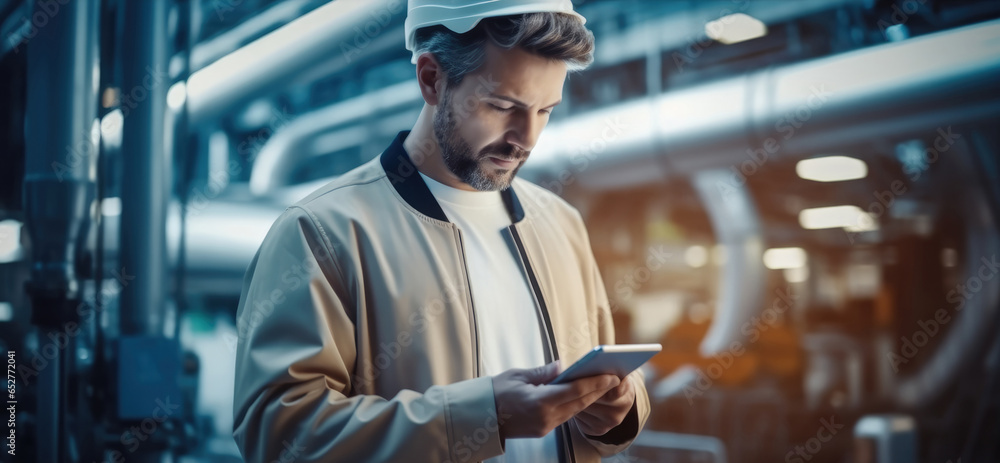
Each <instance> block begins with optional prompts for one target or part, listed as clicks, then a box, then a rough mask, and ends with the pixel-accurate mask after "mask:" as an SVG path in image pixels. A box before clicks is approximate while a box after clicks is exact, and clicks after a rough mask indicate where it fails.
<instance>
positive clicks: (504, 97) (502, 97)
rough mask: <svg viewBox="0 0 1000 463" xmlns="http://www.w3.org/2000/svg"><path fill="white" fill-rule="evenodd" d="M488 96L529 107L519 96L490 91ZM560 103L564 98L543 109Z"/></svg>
mask: <svg viewBox="0 0 1000 463" xmlns="http://www.w3.org/2000/svg"><path fill="white" fill-rule="evenodd" d="M487 96H489V97H490V98H496V99H498V100H505V101H509V102H511V103H514V104H515V105H517V106H520V107H522V108H527V107H528V105H527V104H526V103H524V102H523V101H521V100H518V99H517V98H511V97H509V96H504V95H498V94H496V93H493V92H490V93H489V94H487ZM559 103H562V98H560V99H559V100H557V101H556V102H555V103H552V104H550V105H548V106H546V107H544V108H542V109H549V108H552V107H555V106H556V105H558V104H559Z"/></svg>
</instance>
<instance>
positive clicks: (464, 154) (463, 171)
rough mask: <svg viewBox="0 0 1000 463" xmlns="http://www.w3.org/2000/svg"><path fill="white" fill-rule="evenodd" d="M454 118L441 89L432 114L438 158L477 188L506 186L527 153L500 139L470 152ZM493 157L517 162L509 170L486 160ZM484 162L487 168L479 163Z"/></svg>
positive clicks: (461, 178) (448, 95)
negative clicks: (499, 142)
mask: <svg viewBox="0 0 1000 463" xmlns="http://www.w3.org/2000/svg"><path fill="white" fill-rule="evenodd" d="M457 125H458V121H457V120H456V118H455V114H454V112H453V111H452V109H451V92H449V91H445V92H444V95H443V96H442V98H441V104H440V105H438V111H437V113H436V114H435V115H434V137H435V138H437V142H438V146H440V147H441V159H442V160H443V161H444V164H445V166H447V167H448V170H450V171H451V172H452V173H453V174H455V176H457V177H458V178H459V180H461V181H463V182H465V183H466V184H468V185H469V186H471V187H472V188H475V189H477V190H479V191H498V190H505V189H507V188H509V187H510V184H511V182H513V181H514V176H516V175H517V171H518V170H520V169H521V166H522V165H523V164H524V160H525V159H527V158H528V154H529V153H528V152H527V151H525V150H523V149H521V148H518V147H516V146H514V145H511V144H509V143H504V142H501V144H494V145H490V146H487V147H485V148H483V149H482V150H480V151H479V153H473V152H472V147H471V146H469V144H468V143H467V142H466V141H465V140H464V139H463V138H462V136H461V135H459V133H458V129H457ZM489 156H495V157H498V158H500V159H503V160H512V161H515V162H517V164H516V165H515V166H514V168H513V169H504V168H502V167H499V166H497V165H496V164H494V163H493V161H490V160H489ZM484 163H485V164H488V166H489V167H487V166H484V165H483V164H484Z"/></svg>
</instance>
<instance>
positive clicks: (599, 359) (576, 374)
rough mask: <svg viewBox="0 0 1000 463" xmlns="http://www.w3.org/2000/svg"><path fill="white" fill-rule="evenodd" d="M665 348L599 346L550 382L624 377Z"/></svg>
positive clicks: (648, 345)
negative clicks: (599, 376)
mask: <svg viewBox="0 0 1000 463" xmlns="http://www.w3.org/2000/svg"><path fill="white" fill-rule="evenodd" d="M662 349H663V346H661V345H659V344H618V345H613V346H610V345H609V346H597V347H595V348H594V350H592V351H590V352H588V353H587V355H584V356H583V357H582V358H580V360H577V361H576V363H574V364H573V365H570V367H569V368H567V369H565V370H563V372H562V373H560V374H559V376H556V379H554V380H552V381H551V382H550V383H549V384H562V383H568V382H571V381H575V380H577V379H580V378H586V377H588V376H596V375H605V374H611V375H616V376H618V377H619V378H622V379H624V378H625V376H627V375H628V374H629V373H631V372H632V370H635V369H636V368H639V366H641V365H642V364H643V363H646V361H647V360H649V359H650V358H652V357H653V356H654V355H656V354H657V352H660V350H662Z"/></svg>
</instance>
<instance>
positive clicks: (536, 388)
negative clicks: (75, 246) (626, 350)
mask: <svg viewBox="0 0 1000 463" xmlns="http://www.w3.org/2000/svg"><path fill="white" fill-rule="evenodd" d="M445 3H449V4H446V5H442V0H437V1H434V2H429V1H426V0H423V1H417V0H411V1H410V3H409V12H408V17H407V25H406V29H407V48H408V49H410V50H411V51H413V55H414V63H415V64H416V76H417V84H418V85H419V87H420V91H421V94H422V95H423V98H424V101H425V103H426V104H425V105H424V107H423V110H422V112H421V113H420V116H419V117H418V120H417V121H416V123H415V124H414V126H413V129H412V131H409V132H402V133H400V134H399V135H398V136H397V137H396V140H395V141H394V142H393V143H392V145H391V146H390V147H389V148H388V149H386V151H385V152H383V153H382V154H381V156H379V157H377V158H376V159H374V160H372V161H370V162H368V163H366V164H364V165H362V166H360V167H358V168H356V169H354V170H352V171H350V172H348V173H346V174H344V175H343V176H341V177H340V178H338V179H336V180H335V181H333V182H331V183H330V184H328V185H326V186H324V187H323V188H321V189H319V190H318V191H316V192H315V193H313V194H312V195H310V196H309V197H307V198H305V199H303V200H302V201H300V202H299V203H297V204H296V205H294V206H292V207H290V208H289V209H288V210H287V211H286V212H285V213H284V214H283V215H282V216H281V217H280V218H279V219H278V220H277V221H276V222H275V224H274V226H273V227H272V229H271V231H270V232H269V233H268V235H267V238H266V239H265V241H264V243H263V244H262V245H261V248H260V250H259V251H258V253H257V256H256V257H255V258H254V260H253V262H252V263H251V264H250V268H249V269H248V271H247V276H246V280H245V283H244V291H243V294H242V296H241V300H240V308H239V312H238V314H237V317H238V328H239V334H240V338H239V348H238V352H237V370H236V394H235V406H234V414H235V420H234V422H235V424H234V436H235V437H236V441H237V443H238V445H239V447H240V450H241V451H242V453H243V456H244V458H245V459H246V460H247V461H252V462H257V461H273V460H277V461H292V460H294V461H338V462H340V461H344V462H371V461H434V462H459V461H462V462H466V461H468V462H473V461H482V460H489V461H511V462H513V461H526V462H542V461H567V462H568V461H577V462H597V461H599V460H600V457H601V456H608V455H612V454H615V453H618V452H620V451H622V450H624V449H625V448H626V447H627V446H628V445H629V444H630V443H631V441H632V440H633V439H634V438H635V436H636V435H637V434H638V432H639V430H640V429H641V428H642V426H643V424H644V423H645V421H646V418H647V417H648V415H649V401H648V398H647V395H646V391H645V389H644V387H643V381H642V376H641V374H640V373H638V372H636V373H633V374H631V375H629V376H628V377H626V378H625V379H624V380H619V379H618V378H617V377H615V376H613V375H599V376H595V377H591V378H584V379H580V380H577V381H575V382H572V383H568V384H562V385H552V384H548V382H550V381H551V380H552V379H553V378H554V377H555V376H556V375H557V374H558V373H559V370H560V364H561V365H562V366H568V365H569V364H570V363H572V362H573V361H575V360H576V359H578V358H580V357H581V356H582V355H583V354H585V353H586V352H587V351H589V350H590V349H591V348H592V347H594V346H596V345H599V344H612V343H614V339H613V338H614V334H613V333H614V331H613V326H612V323H611V313H610V308H609V304H608V299H607V295H606V294H605V289H604V285H603V282H602V280H601V276H600V273H599V271H598V268H597V266H596V264H595V262H594V258H593V254H592V252H591V250H590V243H589V239H588V237H587V232H586V228H585V227H584V225H583V222H582V220H581V217H580V214H579V213H578V212H577V211H576V210H575V209H573V208H572V207H571V206H569V205H568V204H567V203H566V202H564V201H563V200H561V199H560V198H558V197H557V196H555V195H554V194H552V193H551V192H548V191H547V190H544V189H542V188H540V187H538V186H536V185H534V184H531V183H529V182H527V181H525V180H522V179H518V178H516V177H515V175H516V173H517V171H518V169H519V168H520V167H521V166H522V165H523V164H524V162H525V160H526V159H527V158H528V155H529V154H530V152H531V149H532V148H533V147H534V145H535V142H536V140H537V137H538V135H539V133H540V132H541V130H542V128H543V127H544V126H545V124H546V122H547V121H548V114H549V113H550V112H551V110H552V108H553V107H555V106H556V105H557V104H558V103H559V101H560V97H561V95H562V89H563V83H564V81H565V78H566V75H567V72H568V70H570V69H580V68H583V67H585V66H586V65H588V64H589V63H590V62H591V61H592V50H593V35H592V34H591V33H590V32H589V31H587V29H586V28H585V27H584V26H583V20H582V17H580V16H579V15H577V14H576V13H574V12H573V11H572V4H571V3H570V2H569V1H530V2H526V1H524V0H494V1H487V2H478V3H474V4H469V5H465V4H467V3H471V2H456V1H454V0H451V1H450V2H445ZM559 360H561V363H560V361H559Z"/></svg>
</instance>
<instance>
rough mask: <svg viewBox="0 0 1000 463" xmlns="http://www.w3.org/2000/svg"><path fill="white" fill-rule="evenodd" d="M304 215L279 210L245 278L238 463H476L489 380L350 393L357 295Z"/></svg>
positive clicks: (487, 430) (486, 430)
mask: <svg viewBox="0 0 1000 463" xmlns="http://www.w3.org/2000/svg"><path fill="white" fill-rule="evenodd" d="M335 249H336V247H335V246H333V245H332V244H331V242H330V238H329V237H328V236H327V235H326V233H325V231H324V230H323V229H322V228H320V227H319V226H318V225H317V221H316V220H315V217H314V216H312V214H310V212H309V211H307V210H306V209H304V208H302V207H297V206H293V207H291V208H289V209H288V210H287V211H286V212H285V213H284V214H283V215H282V216H281V217H280V218H279V219H278V220H277V221H276V222H275V225H274V226H273V227H272V228H271V230H270V231H269V232H268V235H267V237H266V238H265V240H264V243H263V244H262V245H261V247H260V250H259V251H258V252H257V255H256V256H255V257H254V260H253V262H252V263H251V264H250V267H249V269H248V270H247V274H246V277H245V279H244V284H243V291H242V294H241V297H240V305H239V310H238V312H237V333H238V341H237V352H236V386H235V395H234V406H233V414H234V421H233V436H234V437H235V439H236V443H237V445H238V447H239V449H240V452H241V453H242V455H243V457H244V459H245V461H247V462H268V461H297V462H316V461H366V462H376V461H415V459H416V460H421V461H423V460H425V459H426V461H435V462H459V461H479V460H484V459H487V458H490V457H493V456H496V455H499V454H501V453H503V451H502V449H501V443H500V437H499V430H498V425H497V422H496V415H493V414H490V413H488V410H495V409H496V404H495V402H494V398H493V385H492V380H491V378H489V377H484V378H476V379H472V380H467V381H462V382H458V383H454V384H449V385H439V386H433V387H431V388H429V389H427V390H426V391H423V392H422V393H421V392H417V391H411V390H401V391H399V392H398V393H397V394H396V395H395V396H393V397H379V396H375V395H360V394H357V393H356V392H355V391H354V389H355V388H356V387H357V381H356V380H357V378H356V377H355V376H354V372H355V371H361V370H360V369H356V368H355V363H356V347H355V331H354V330H355V326H354V323H353V322H352V320H353V314H354V313H355V312H354V311H355V310H357V308H356V304H355V302H354V300H356V297H354V296H352V294H354V293H353V292H352V291H351V290H350V289H349V288H351V286H350V285H349V284H348V283H345V281H344V280H345V278H344V273H343V272H341V268H342V266H344V265H346V263H344V262H341V261H339V260H338V258H337V256H336V254H335V253H334V251H335Z"/></svg>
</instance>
